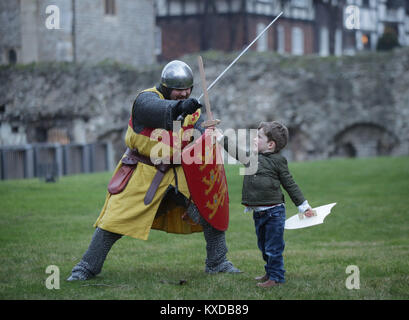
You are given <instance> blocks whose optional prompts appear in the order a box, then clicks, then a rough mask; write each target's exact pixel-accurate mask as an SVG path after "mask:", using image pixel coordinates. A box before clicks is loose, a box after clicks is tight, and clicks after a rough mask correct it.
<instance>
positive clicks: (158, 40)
mask: <svg viewBox="0 0 409 320" xmlns="http://www.w3.org/2000/svg"><path fill="white" fill-rule="evenodd" d="M155 54H156V55H160V54H162V30H161V28H160V27H158V26H156V27H155Z"/></svg>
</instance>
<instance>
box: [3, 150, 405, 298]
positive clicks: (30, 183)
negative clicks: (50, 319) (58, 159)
mask: <svg viewBox="0 0 409 320" xmlns="http://www.w3.org/2000/svg"><path fill="white" fill-rule="evenodd" d="M290 169H291V171H292V174H293V176H294V178H295V180H296V181H297V183H298V185H299V186H300V187H301V189H302V191H303V193H304V195H305V196H306V198H307V199H308V200H309V202H310V204H311V205H313V206H319V205H323V204H327V203H331V202H337V203H338V204H337V205H336V206H335V207H334V209H333V211H332V213H331V214H330V215H329V216H328V217H327V218H326V220H325V223H324V224H321V225H318V226H314V227H311V228H306V229H299V230H286V232H285V241H286V249H285V252H284V259H285V268H286V271H287V272H286V283H285V284H284V285H282V286H280V287H278V288H272V289H262V288H257V287H256V286H255V281H254V280H253V278H254V277H255V276H257V275H261V274H263V270H264V268H263V265H264V263H263V261H262V259H261V255H260V253H259V251H258V249H257V245H256V235H255V232H254V226H253V221H252V217H251V215H249V214H244V213H243V208H242V206H241V205H240V198H241V187H242V186H241V183H242V178H243V177H242V176H240V175H239V167H238V166H226V171H227V176H228V182H229V194H230V226H229V230H228V231H227V233H226V237H227V244H228V247H229V253H228V257H229V259H230V260H231V261H233V262H234V264H235V265H236V266H237V267H239V268H240V269H241V270H242V271H244V273H242V274H238V275H228V274H219V275H207V274H205V273H204V271H203V270H204V259H205V241H204V239H203V234H202V233H197V234H193V235H174V234H167V233H164V232H160V231H155V230H152V231H151V234H150V237H149V240H148V241H141V240H135V239H132V238H129V237H124V238H122V239H121V240H119V241H118V242H117V243H116V244H115V245H114V247H113V249H112V250H111V252H110V253H109V255H108V259H107V260H106V262H105V264H104V268H103V270H102V273H101V274H100V275H98V276H97V277H96V278H95V279H92V280H89V281H86V282H74V283H71V282H66V281H65V279H66V278H67V277H68V275H69V274H70V270H71V269H72V267H73V266H74V265H75V264H76V263H77V262H78V261H79V259H80V258H81V256H82V254H83V253H84V252H85V250H86V248H87V247H88V244H89V242H90V239H91V236H92V233H93V230H94V229H93V227H92V225H93V223H94V221H95V219H96V218H97V216H98V214H99V210H100V209H101V207H102V205H103V202H104V199H105V190H106V185H107V182H108V180H109V178H110V175H111V174H110V173H98V174H86V175H74V176H66V177H63V178H61V179H60V180H59V181H58V182H57V183H45V182H43V181H39V180H36V179H31V180H14V181H2V182H0V259H1V264H0V298H1V299H152V300H161V299H189V300H190V299H228V300H230V299H235V300H236V299H237V300H239V299H240V300H243V299H244V300H252V299H255V300H268V299H408V298H409V259H408V253H409V237H408V235H409V223H408V216H409V215H408V213H409V197H408V194H409V192H408V191H409V157H396V158H386V157H385V158H368V159H356V160H346V159H337V160H328V161H315V162H305V163H290ZM286 199H287V217H289V216H291V215H293V214H295V213H296V212H297V211H296V208H295V206H294V205H293V204H292V203H291V202H290V201H289V198H288V196H286ZM49 265H56V266H58V267H59V270H60V289H58V290H57V289H54V290H49V289H47V288H46V286H45V280H46V279H47V277H48V276H49V274H46V272H45V270H46V268H47V266H49ZM348 265H356V266H358V267H359V271H360V289H358V290H349V289H347V288H346V286H345V280H346V278H347V277H348V274H346V272H345V269H346V267H347V266H348ZM180 279H184V280H186V281H187V282H186V284H184V285H178V284H177V283H178V281H179V280H180Z"/></svg>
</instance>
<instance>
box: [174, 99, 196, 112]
mask: <svg viewBox="0 0 409 320" xmlns="http://www.w3.org/2000/svg"><path fill="white" fill-rule="evenodd" d="M201 107H202V105H201V104H200V103H199V101H198V100H197V99H195V98H189V99H185V100H181V101H180V102H179V103H178V105H177V107H176V108H177V110H176V113H177V114H178V115H181V114H185V115H188V114H193V113H195V112H196V110H197V109H199V108H201Z"/></svg>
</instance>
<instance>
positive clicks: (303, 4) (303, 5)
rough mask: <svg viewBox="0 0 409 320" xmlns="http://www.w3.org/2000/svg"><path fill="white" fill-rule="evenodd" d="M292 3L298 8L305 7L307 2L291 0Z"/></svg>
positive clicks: (304, 0)
mask: <svg viewBox="0 0 409 320" xmlns="http://www.w3.org/2000/svg"><path fill="white" fill-rule="evenodd" d="M292 5H293V6H294V7H298V8H307V7H308V2H307V0H292Z"/></svg>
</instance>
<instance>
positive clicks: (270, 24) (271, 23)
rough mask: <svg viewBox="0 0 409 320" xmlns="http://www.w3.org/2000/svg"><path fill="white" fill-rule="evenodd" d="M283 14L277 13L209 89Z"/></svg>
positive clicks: (211, 85)
mask: <svg viewBox="0 0 409 320" xmlns="http://www.w3.org/2000/svg"><path fill="white" fill-rule="evenodd" d="M282 14H283V12H282V11H281V12H280V13H279V14H278V15H277V17H275V18H274V20H273V21H271V22H270V23H269V25H268V26H267V27H265V28H264V29H263V31H261V32H260V34H259V35H258V36H257V37H256V38H255V39H254V40H253V41H252V42H251V43H250V44H249V45H248V46H247V47H246V48H245V49H244V50H243V51H242V52H240V54H239V55H238V56H237V57H236V59H234V60H233V62H232V63H230V64H229V66H228V67H227V68H226V69H224V70H223V72H222V73H221V74H220V75H219V76H218V77H217V78H216V79H215V80H214V81H213V82H212V83H211V84H210V85H209V87H208V88H207V91H209V90H210V89H211V88H213V86H214V85H215V84H216V83H217V81H219V79H220V78H221V77H223V75H224V74H225V73H226V72H227V71H229V69H230V68H231V67H232V66H233V65H234V64H235V63H236V62H237V60H239V59H240V58H241V56H242V55H243V54H245V53H246V52H247V50H248V49H250V47H251V46H252V45H253V44H254V43H255V42H256V41H257V40H258V39H260V37H261V36H262V35H263V34H264V33H265V32H266V31H267V30H268V28H270V27H271V26H272V25H273V23H274V22H276V21H277V19H278V18H279V17H280V16H281V15H282ZM202 97H203V93H202V94H201V95H200V97H199V99H198V100H199V101H200V99H202Z"/></svg>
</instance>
